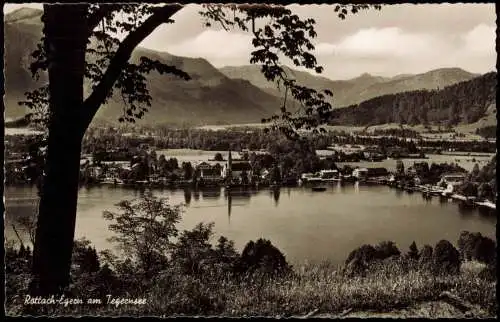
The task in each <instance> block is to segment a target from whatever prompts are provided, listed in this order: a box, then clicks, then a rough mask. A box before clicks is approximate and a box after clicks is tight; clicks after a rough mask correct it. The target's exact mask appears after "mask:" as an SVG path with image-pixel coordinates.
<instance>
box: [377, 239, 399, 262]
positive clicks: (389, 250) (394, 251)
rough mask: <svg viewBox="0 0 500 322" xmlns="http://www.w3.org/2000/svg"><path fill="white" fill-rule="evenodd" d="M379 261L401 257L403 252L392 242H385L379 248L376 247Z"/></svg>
mask: <svg viewBox="0 0 500 322" xmlns="http://www.w3.org/2000/svg"><path fill="white" fill-rule="evenodd" d="M375 251H376V257H377V259H386V258H389V257H392V256H399V255H401V252H400V251H399V249H398V247H397V246H396V244H395V243H394V242H392V241H383V242H381V243H380V244H378V245H377V246H375Z"/></svg>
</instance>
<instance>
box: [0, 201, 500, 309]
mask: <svg viewBox="0 0 500 322" xmlns="http://www.w3.org/2000/svg"><path fill="white" fill-rule="evenodd" d="M120 205H121V210H122V212H121V213H106V215H105V216H106V217H107V218H108V219H113V220H116V221H114V223H113V224H112V225H111V228H112V230H113V231H115V233H116V237H115V239H114V240H115V241H117V242H118V243H119V245H120V246H122V248H123V249H124V250H125V252H124V254H122V255H120V257H118V256H117V255H116V254H113V253H112V252H110V251H103V252H101V253H98V252H97V251H96V250H95V248H93V247H92V246H91V243H90V242H89V241H88V240H78V241H76V242H75V246H74V250H73V260H72V268H71V280H72V282H71V285H70V287H69V288H68V289H67V290H66V293H65V294H64V296H65V297H66V298H79V299H83V300H84V301H85V300H86V299H89V298H96V299H100V300H101V301H102V303H101V304H99V305H97V304H84V305H72V304H68V305H67V306H64V305H49V306H40V305H23V303H24V299H25V295H26V294H27V289H28V283H29V279H30V266H31V256H32V254H31V250H30V249H26V248H24V247H22V248H21V249H16V248H15V247H14V246H13V245H7V247H6V263H7V266H6V273H7V274H6V276H7V287H6V295H7V302H6V309H7V313H8V314H10V315H17V314H34V315H39V314H55V315H75V314H80V315H81V314H83V315H98V314H100V315H102V314H105V315H123V314H138V315H146V314H149V315H174V314H187V315H214V314H216V315H230V316H242V315H273V316H275V315H284V316H286V315H296V314H307V313H308V312H311V311H313V310H319V312H322V313H330V314H337V313H340V312H342V311H344V310H346V309H353V310H376V311H386V310H390V309H391V308H396V307H402V306H406V305H410V304H413V303H415V302H418V301H426V300H437V299H438V298H439V295H440V294H441V292H443V291H450V292H452V293H454V294H456V295H458V296H459V297H460V298H462V299H463V300H465V301H468V302H470V303H472V304H477V305H479V306H480V307H481V308H482V309H483V310H484V311H485V315H489V316H494V315H495V314H496V312H495V310H496V291H495V290H496V286H495V284H496V274H495V270H494V269H495V267H496V257H495V258H494V259H492V258H491V257H488V256H493V255H492V253H491V249H490V251H489V252H488V251H485V249H487V246H488V245H490V246H491V243H490V242H489V241H486V242H485V240H488V239H487V238H486V237H482V236H481V238H477V234H470V233H468V232H463V233H462V234H461V236H460V239H459V242H458V244H459V250H457V249H455V247H454V246H453V245H452V244H451V243H450V242H448V241H445V240H442V241H440V242H438V243H437V244H436V246H435V247H434V248H433V247H431V246H428V245H426V246H424V247H423V248H422V249H421V250H419V249H418V248H417V246H416V244H415V243H413V244H412V245H411V246H410V249H409V251H408V252H406V253H403V252H401V251H400V250H399V249H398V248H397V246H396V244H395V243H394V242H390V241H385V242H381V243H380V244H378V245H376V246H371V245H363V246H361V247H360V248H358V249H356V250H354V251H353V252H352V253H351V254H350V255H349V256H348V258H347V261H346V265H345V266H344V267H343V268H341V269H338V268H337V267H334V266H333V265H331V264H330V263H323V264H314V265H302V266H299V267H294V268H292V267H291V266H290V265H289V264H288V263H287V261H286V258H285V256H284V255H283V254H282V253H281V251H279V249H278V248H276V247H275V246H273V245H272V244H271V242H270V241H267V240H263V239H259V240H257V241H255V242H254V241H250V242H249V243H248V244H247V245H246V247H245V248H244V249H243V251H242V252H241V253H239V252H238V251H237V250H236V249H235V248H234V244H233V242H232V241H230V240H228V239H227V238H225V237H220V238H219V239H218V241H217V243H215V244H214V243H212V242H211V241H212V239H213V235H214V234H213V225H212V224H201V223H200V224H198V225H197V226H195V227H194V229H192V230H189V231H187V230H186V231H183V232H179V231H177V228H176V226H175V223H176V222H177V221H178V220H179V216H180V208H179V207H172V206H170V205H169V203H168V202H167V201H166V200H163V199H157V198H154V197H152V196H147V197H146V198H143V199H141V200H139V201H132V202H122V203H120ZM164 228H165V229H164ZM166 228H168V229H166ZM470 236H476V238H475V239H474V238H472V237H470ZM477 240H480V241H482V242H478V241H477ZM492 242H493V249H495V247H496V246H495V242H494V241H492ZM476 244H477V245H483V246H480V247H475V246H474V247H473V246H471V245H476ZM484 245H486V246H484ZM469 249H473V250H472V251H470V258H471V259H475V260H477V261H482V262H483V264H481V265H482V266H480V267H481V270H480V272H479V274H478V273H473V272H470V271H468V270H463V269H461V266H464V265H463V263H464V262H463V260H464V259H468V258H465V257H464V256H462V255H461V254H463V253H467V252H468V250H469ZM139 250H141V251H139ZM485 254H486V255H485ZM353 263H355V264H353ZM485 266H486V268H485ZM110 297H111V298H114V299H118V298H127V299H141V298H143V299H145V304H143V305H137V304H136V305H131V304H128V305H127V304H119V303H117V302H114V303H108V301H109V300H110Z"/></svg>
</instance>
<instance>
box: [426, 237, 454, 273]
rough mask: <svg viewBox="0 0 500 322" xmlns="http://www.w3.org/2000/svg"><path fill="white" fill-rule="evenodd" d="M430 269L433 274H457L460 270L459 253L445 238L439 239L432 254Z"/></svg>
mask: <svg viewBox="0 0 500 322" xmlns="http://www.w3.org/2000/svg"><path fill="white" fill-rule="evenodd" d="M432 271H433V272H434V273H435V274H445V273H448V274H457V273H458V272H459V271H460V254H459V252H458V250H456V249H455V247H453V245H452V244H451V243H450V242H449V241H447V240H440V241H439V242H438V243H437V244H436V246H435V247H434V252H433V254H432Z"/></svg>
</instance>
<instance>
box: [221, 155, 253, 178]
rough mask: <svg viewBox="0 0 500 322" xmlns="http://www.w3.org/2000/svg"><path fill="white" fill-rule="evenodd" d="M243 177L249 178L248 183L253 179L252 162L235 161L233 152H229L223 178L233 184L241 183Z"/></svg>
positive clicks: (222, 174)
mask: <svg viewBox="0 0 500 322" xmlns="http://www.w3.org/2000/svg"><path fill="white" fill-rule="evenodd" d="M243 175H246V176H247V179H248V181H250V179H251V178H252V176H253V171H252V166H251V164H250V162H248V161H243V160H235V161H233V158H232V156H231V151H229V155H228V157H227V162H226V164H225V165H224V167H223V168H222V173H221V176H222V177H223V178H224V179H230V180H231V181H232V182H233V183H240V182H241V178H242V176H243Z"/></svg>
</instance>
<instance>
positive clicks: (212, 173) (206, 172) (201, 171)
mask: <svg viewBox="0 0 500 322" xmlns="http://www.w3.org/2000/svg"><path fill="white" fill-rule="evenodd" d="M196 170H197V172H198V176H199V178H200V179H202V180H203V181H209V182H219V181H221V180H222V173H221V170H220V167H218V166H216V165H211V164H208V163H207V162H201V163H199V164H197V165H196Z"/></svg>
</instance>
